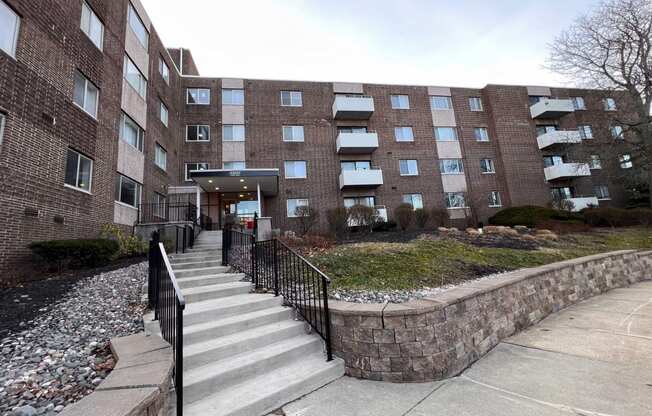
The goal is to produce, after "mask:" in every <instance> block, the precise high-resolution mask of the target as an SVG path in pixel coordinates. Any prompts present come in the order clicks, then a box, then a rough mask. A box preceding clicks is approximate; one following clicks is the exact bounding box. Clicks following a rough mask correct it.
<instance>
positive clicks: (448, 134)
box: [435, 127, 457, 142]
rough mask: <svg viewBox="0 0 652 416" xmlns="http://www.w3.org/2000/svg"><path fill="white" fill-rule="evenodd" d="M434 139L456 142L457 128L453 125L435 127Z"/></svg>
mask: <svg viewBox="0 0 652 416" xmlns="http://www.w3.org/2000/svg"><path fill="white" fill-rule="evenodd" d="M435 140H437V141H439V142H456V141H457V129H456V128H455V127H435Z"/></svg>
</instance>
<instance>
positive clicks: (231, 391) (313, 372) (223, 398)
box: [184, 354, 344, 416]
mask: <svg viewBox="0 0 652 416" xmlns="http://www.w3.org/2000/svg"><path fill="white" fill-rule="evenodd" d="M342 375H344V362H343V361H342V360H341V359H339V358H335V359H334V360H333V361H330V362H327V361H326V359H325V357H324V355H323V354H311V355H310V356H306V357H304V358H303V359H301V360H298V361H296V362H294V363H292V364H290V365H287V366H284V367H281V368H278V369H276V370H274V371H272V372H269V373H264V374H260V375H259V376H257V377H255V378H253V379H250V380H248V381H247V382H245V383H241V384H239V385H237V386H234V387H231V388H227V389H220V390H217V393H215V394H212V395H210V396H207V397H204V398H202V399H201V400H199V401H197V402H195V403H192V404H189V405H186V406H184V415H186V416H200V415H211V416H258V415H266V414H268V413H269V412H271V411H273V410H276V409H278V408H280V407H281V406H283V405H284V404H286V403H289V402H291V401H293V400H296V399H298V398H299V397H302V396H305V395H306V394H308V393H310V392H312V391H315V390H317V389H318V388H320V387H322V386H324V385H326V384H328V383H330V382H331V381H333V380H336V379H338V378H340V377H341V376H342Z"/></svg>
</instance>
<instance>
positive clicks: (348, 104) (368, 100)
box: [333, 95, 374, 120]
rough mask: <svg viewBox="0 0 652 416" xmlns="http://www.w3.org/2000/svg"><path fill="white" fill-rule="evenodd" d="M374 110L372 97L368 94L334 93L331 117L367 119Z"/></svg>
mask: <svg viewBox="0 0 652 416" xmlns="http://www.w3.org/2000/svg"><path fill="white" fill-rule="evenodd" d="M373 112H374V99H373V98H372V97H370V96H368V95H336V96H335V101H333V118H335V119H347V120H368V119H369V117H371V115H372V114H373Z"/></svg>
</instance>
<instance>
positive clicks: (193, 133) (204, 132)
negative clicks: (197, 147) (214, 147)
mask: <svg viewBox="0 0 652 416" xmlns="http://www.w3.org/2000/svg"><path fill="white" fill-rule="evenodd" d="M210 140H211V127H210V126H208V125H205V124H191V125H188V126H186V141H187V142H209V141H210Z"/></svg>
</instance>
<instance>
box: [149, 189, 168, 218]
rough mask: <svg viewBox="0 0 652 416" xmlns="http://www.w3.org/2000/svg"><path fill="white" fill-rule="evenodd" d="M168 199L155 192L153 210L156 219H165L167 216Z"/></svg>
mask: <svg viewBox="0 0 652 416" xmlns="http://www.w3.org/2000/svg"><path fill="white" fill-rule="evenodd" d="M167 200H168V199H167V197H166V196H165V195H163V194H159V193H158V192H154V197H153V198H152V202H153V203H154V204H153V208H152V214H153V215H154V216H155V217H158V218H165V214H166V209H165V207H166V205H167Z"/></svg>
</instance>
